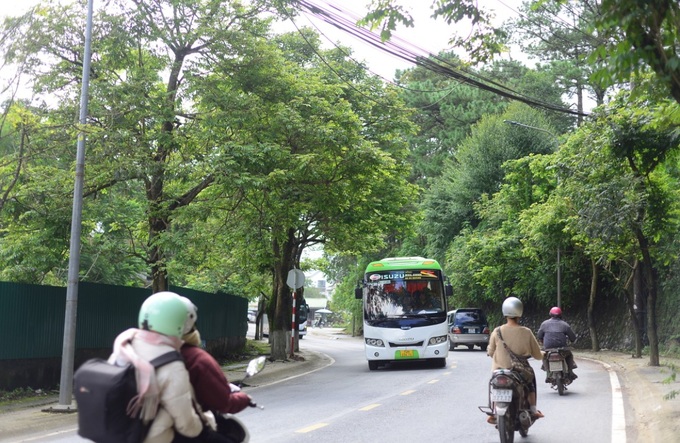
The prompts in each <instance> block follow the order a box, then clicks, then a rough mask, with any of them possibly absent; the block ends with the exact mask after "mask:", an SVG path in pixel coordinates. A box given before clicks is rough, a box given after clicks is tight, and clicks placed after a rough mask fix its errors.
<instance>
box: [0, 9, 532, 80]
mask: <svg viewBox="0 0 680 443" xmlns="http://www.w3.org/2000/svg"><path fill="white" fill-rule="evenodd" d="M51 1H53V2H54V1H56V2H60V1H66V2H67V1H72V0H51ZM93 1H94V2H95V3H94V7H95V9H96V8H97V5H98V4H101V3H103V0H93ZM314 1H316V2H319V4H321V5H323V4H324V3H326V2H332V3H333V4H335V5H338V6H340V7H342V8H343V9H344V10H346V11H348V12H351V13H353V14H354V15H356V16H360V17H363V15H364V12H365V10H366V9H367V8H366V6H365V5H367V4H369V3H370V0H314ZM0 2H2V8H1V9H0V10H1V12H0V18H1V17H3V16H7V15H19V14H22V13H23V12H25V11H27V10H28V9H29V8H30V7H31V6H33V5H35V4H37V3H38V0H18V1H16V0H15V1H13V0H0ZM432 2H433V0H399V3H400V4H401V5H403V6H405V7H406V8H408V9H409V10H410V12H411V14H412V16H413V18H414V27H412V28H407V27H405V26H403V25H401V26H399V27H398V28H397V30H396V31H395V32H394V33H393V35H394V36H396V37H399V38H400V39H401V40H404V41H406V42H408V43H410V44H412V45H414V46H415V47H417V48H421V49H423V50H424V51H426V52H430V53H434V54H436V53H438V52H439V51H441V50H443V49H447V48H448V40H449V38H450V37H451V35H452V30H453V29H455V28H454V27H452V26H448V25H446V24H445V23H444V22H443V21H441V20H439V21H435V20H433V19H431V18H430V15H431V14H432V10H431V9H430V5H431V4H432ZM479 3H480V5H481V6H482V7H483V8H485V9H488V10H493V11H494V13H495V15H496V24H500V23H501V22H502V21H503V20H504V19H506V18H508V17H510V16H514V15H516V12H515V11H516V10H517V9H518V7H519V5H520V4H521V3H522V0H480V2H479ZM83 14H85V7H83ZM296 23H297V25H298V26H308V27H314V26H313V23H314V24H316V26H317V27H318V29H319V30H320V31H321V32H322V33H323V34H324V35H325V37H324V36H322V37H321V39H322V41H324V40H325V39H326V37H327V38H328V39H329V40H330V42H328V43H327V44H326V46H327V47H331V46H332V43H334V42H337V41H339V42H340V43H341V44H342V45H344V46H350V47H352V48H353V49H354V51H355V53H354V58H355V59H356V60H358V61H365V62H366V63H367V65H368V67H369V69H370V71H371V72H373V73H375V74H378V75H380V76H381V77H383V78H385V79H387V80H390V79H392V78H393V76H394V72H395V70H396V69H407V68H410V67H412V65H410V64H409V63H408V62H406V61H404V60H401V59H399V58H398V57H395V56H392V55H390V54H388V53H386V52H383V51H381V50H380V49H378V48H375V47H373V46H371V45H369V44H368V43H365V42H363V41H361V40H359V39H356V38H354V37H352V36H351V35H349V34H347V33H345V32H343V31H340V30H338V29H336V28H334V27H332V26H330V25H326V24H324V23H323V22H321V21H319V20H314V18H313V16H311V14H303V15H302V16H300V17H298V18H297V19H296ZM289 26H291V29H293V28H292V25H289ZM462 32H466V31H464V30H463V31H462ZM458 34H459V35H465V34H461V30H460V29H458ZM515 58H518V57H517V56H516V55H515Z"/></svg>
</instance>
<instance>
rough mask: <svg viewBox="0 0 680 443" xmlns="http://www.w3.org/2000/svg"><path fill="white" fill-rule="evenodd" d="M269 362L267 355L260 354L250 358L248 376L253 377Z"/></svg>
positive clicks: (247, 369)
mask: <svg viewBox="0 0 680 443" xmlns="http://www.w3.org/2000/svg"><path fill="white" fill-rule="evenodd" d="M266 362H267V359H266V357H264V356H260V357H257V358H254V359H252V360H250V363H248V367H247V368H246V377H252V376H253V375H255V374H257V373H258V372H260V371H261V370H262V369H264V365H265V363H266Z"/></svg>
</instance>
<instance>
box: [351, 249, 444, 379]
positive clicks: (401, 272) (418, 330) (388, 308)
mask: <svg viewBox="0 0 680 443" xmlns="http://www.w3.org/2000/svg"><path fill="white" fill-rule="evenodd" d="M451 292H452V288H451V285H449V284H445V279H444V275H443V273H442V269H441V266H440V265H439V263H438V262H437V261H436V260H431V259H427V258H423V257H394V258H385V259H382V260H380V261H375V262H372V263H370V264H369V265H368V266H367V267H366V273H365V274H364V279H363V281H362V282H361V284H360V286H359V287H357V288H356V290H355V296H356V298H357V299H363V308H364V309H363V311H364V314H363V319H364V348H365V351H366V358H367V359H368V368H369V369H370V370H371V371H373V370H376V369H378V367H379V366H381V365H385V364H386V363H388V362H392V361H404V360H429V361H432V362H433V363H434V365H435V366H437V367H445V366H446V357H447V356H448V353H449V341H448V322H447V317H446V312H447V307H446V297H447V296H449V295H451Z"/></svg>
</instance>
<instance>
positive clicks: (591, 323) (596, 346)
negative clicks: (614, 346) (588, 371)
mask: <svg viewBox="0 0 680 443" xmlns="http://www.w3.org/2000/svg"><path fill="white" fill-rule="evenodd" d="M590 268H591V269H592V277H591V280H590V298H589V299H588V329H589V330H590V342H591V349H592V350H593V351H595V352H599V351H600V340H599V339H598V338H597V329H596V328H595V318H594V315H593V312H594V306H595V297H596V296H597V279H598V276H599V272H598V268H597V263H595V260H594V259H592V258H591V259H590Z"/></svg>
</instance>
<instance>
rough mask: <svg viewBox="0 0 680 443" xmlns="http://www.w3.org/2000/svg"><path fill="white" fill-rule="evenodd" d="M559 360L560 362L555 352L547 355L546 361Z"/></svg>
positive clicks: (560, 357) (559, 357)
mask: <svg viewBox="0 0 680 443" xmlns="http://www.w3.org/2000/svg"><path fill="white" fill-rule="evenodd" d="M560 360H562V356H561V355H560V354H558V353H557V352H553V353H552V354H550V355H548V361H560Z"/></svg>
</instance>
